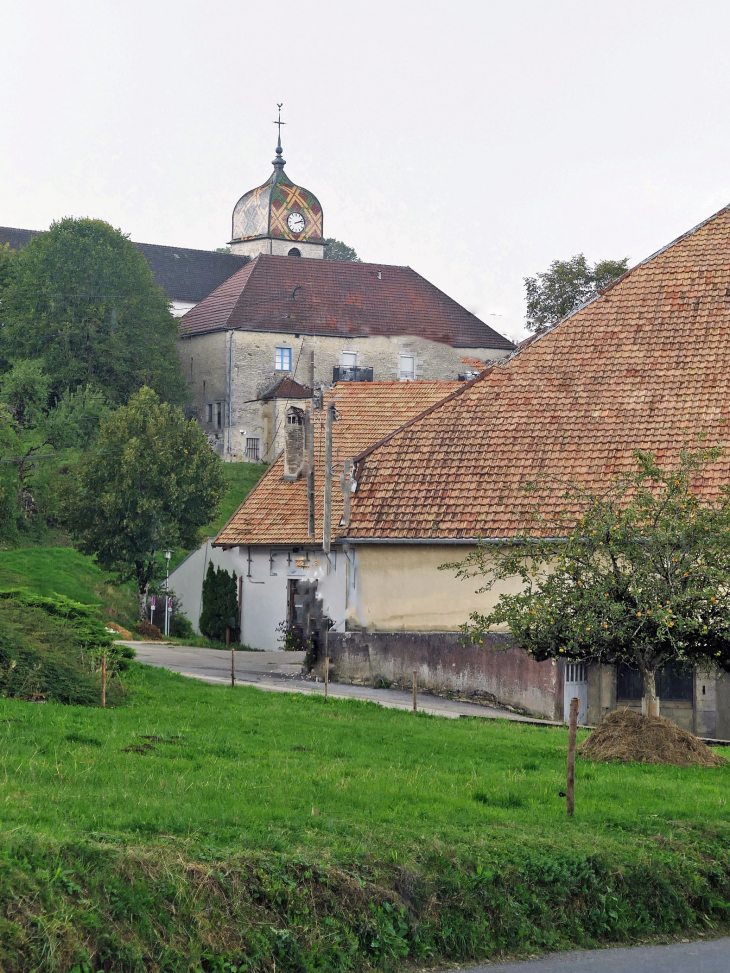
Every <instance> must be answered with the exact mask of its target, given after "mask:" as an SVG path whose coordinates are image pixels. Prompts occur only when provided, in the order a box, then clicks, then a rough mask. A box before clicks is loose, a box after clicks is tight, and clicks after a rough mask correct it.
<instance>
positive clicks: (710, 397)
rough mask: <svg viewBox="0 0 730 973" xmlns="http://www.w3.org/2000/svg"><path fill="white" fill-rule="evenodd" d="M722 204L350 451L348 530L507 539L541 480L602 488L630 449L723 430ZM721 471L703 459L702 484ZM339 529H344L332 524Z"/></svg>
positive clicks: (729, 229)
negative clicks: (495, 359)
mask: <svg viewBox="0 0 730 973" xmlns="http://www.w3.org/2000/svg"><path fill="white" fill-rule="evenodd" d="M728 419H730V208H727V209H723V210H721V211H720V212H719V213H717V214H716V215H715V216H714V217H711V218H710V219H709V220H707V221H706V222H705V223H703V224H701V225H700V226H699V227H697V228H695V229H694V230H692V231H690V232H689V233H688V234H685V235H684V236H683V237H680V238H679V239H678V240H676V241H674V242H673V243H672V244H670V245H669V246H667V247H665V248H664V249H663V250H661V251H659V253H657V254H655V255H653V256H652V257H650V258H648V259H647V260H646V261H644V262H643V263H641V264H639V265H638V266H637V267H635V268H633V269H632V270H630V271H628V272H627V273H626V274H625V275H624V276H623V277H621V278H620V279H619V280H618V281H617V282H616V283H615V284H613V285H612V286H611V287H609V288H608V289H607V290H605V291H604V292H603V294H602V295H601V296H599V297H598V298H596V299H595V300H594V301H592V302H591V303H589V304H587V305H585V306H584V307H583V308H581V309H579V310H578V311H576V312H575V313H573V314H572V315H570V316H568V317H567V318H566V319H564V320H563V321H561V322H559V323H558V324H557V325H555V326H554V327H553V328H552V329H551V330H550V331H548V332H547V333H545V334H543V335H541V336H538V337H537V338H535V339H533V340H531V341H530V342H529V343H526V344H525V345H524V346H523V347H521V348H520V350H519V351H518V352H516V353H515V354H514V355H513V356H512V357H511V358H510V359H508V360H506V361H505V362H503V363H498V364H495V365H493V366H492V367H491V368H490V369H488V370H487V371H485V372H483V373H482V375H481V376H479V377H478V378H476V379H475V380H474V381H473V382H471V383H469V384H467V385H466V386H463V387H462V388H461V389H459V390H458V391H457V392H455V393H454V394H453V395H452V396H451V397H450V398H449V399H448V400H446V401H444V402H443V403H441V404H439V405H437V406H436V407H435V408H433V409H431V410H430V411H429V413H428V414H426V415H424V416H423V417H421V418H418V419H417V420H416V421H414V422H412V423H411V424H410V425H408V426H407V427H405V428H402V429H401V430H399V431H397V432H396V433H395V434H393V435H392V436H390V437H389V438H388V439H387V440H386V441H385V442H383V443H381V444H380V445H379V446H378V447H377V448H375V449H372V450H369V451H366V454H365V455H363V456H362V457H360V461H359V464H358V471H357V481H358V487H357V492H356V494H355V496H354V498H353V503H352V517H351V520H350V526H349V527H348V529H347V531H346V533H347V535H348V536H350V537H352V538H360V539H364V538H373V539H380V540H382V539H386V538H400V539H402V540H404V541H407V540H408V539H423V540H429V539H435V538H441V539H449V538H460V539H468V538H473V537H476V536H481V537H484V538H500V537H509V536H513V535H514V534H515V533H519V532H521V531H523V530H526V529H528V528H529V526H530V512H531V511H532V510H533V509H534V505H535V504H536V503H539V504H541V505H542V508H543V510H545V511H549V509H550V508H551V506H553V507H555V509H557V506H558V505H559V504H560V503H561V501H560V498H559V495H560V490H554V491H552V492H548V491H544V490H543V489H542V487H541V488H540V489H538V491H537V492H536V493H535V494H528V493H526V492H525V490H524V488H525V486H526V485H527V484H528V483H530V482H531V481H535V480H536V478H539V477H542V476H543V475H545V476H547V477H548V478H549V477H553V482H555V478H563V479H572V480H575V481H577V482H578V483H580V484H583V485H586V486H590V487H599V486H601V485H603V484H605V483H606V482H607V480H608V478H609V477H611V476H612V475H613V474H615V473H617V472H620V471H625V470H627V469H630V468H633V466H634V461H633V457H632V453H633V451H634V450H635V449H636V448H641V449H647V450H653V451H656V453H657V455H658V459H659V461H660V462H661V463H663V464H672V463H674V462H676V461H677V459H678V452H679V450H680V448H681V447H682V446H683V445H685V444H690V445H691V444H696V443H697V437H698V436H699V435H700V434H702V433H705V434H707V436H708V440H709V442H710V443H713V444H714V443H716V442H718V441H725V442H728V441H730V433H729V432H728V430H729V429H730V424H728V423H727V420H728ZM729 480H730V458H728V457H724V458H723V459H722V460H721V461H720V462H718V463H716V464H714V466H712V467H711V468H710V471H709V472H708V474H707V476H706V478H705V480H704V482H703V484H702V486H703V488H704V489H705V491H707V492H708V493H712V492H714V491H716V490H717V489H718V488H719V486H720V485H721V484H723V483H728V482H729ZM340 533H342V531H341V532H340Z"/></svg>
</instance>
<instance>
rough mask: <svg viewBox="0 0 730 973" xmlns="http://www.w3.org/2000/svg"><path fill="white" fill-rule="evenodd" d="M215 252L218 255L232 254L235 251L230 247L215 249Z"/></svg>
mask: <svg viewBox="0 0 730 973" xmlns="http://www.w3.org/2000/svg"><path fill="white" fill-rule="evenodd" d="M215 252H216V253H232V252H233V251H232V250H231V248H230V247H216V248H215Z"/></svg>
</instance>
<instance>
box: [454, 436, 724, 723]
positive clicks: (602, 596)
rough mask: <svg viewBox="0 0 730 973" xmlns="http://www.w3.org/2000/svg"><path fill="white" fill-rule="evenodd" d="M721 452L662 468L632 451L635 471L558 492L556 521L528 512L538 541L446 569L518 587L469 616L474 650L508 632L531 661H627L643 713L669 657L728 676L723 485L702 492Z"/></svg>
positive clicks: (651, 706)
mask: <svg viewBox="0 0 730 973" xmlns="http://www.w3.org/2000/svg"><path fill="white" fill-rule="evenodd" d="M720 455H721V451H720V449H719V448H713V449H698V450H696V451H689V450H685V451H683V452H682V453H681V457H680V460H679V463H678V465H677V467H676V468H674V469H664V468H662V467H660V466H659V465H658V464H657V462H656V459H655V457H654V455H653V454H652V453H649V452H638V451H637V452H636V453H635V458H636V463H637V469H636V471H635V472H633V473H632V474H630V475H627V476H624V477H622V478H620V479H616V480H614V481H613V482H611V483H609V484H607V486H606V489H605V491H602V492H601V491H596V490H589V489H582V488H579V487H578V486H576V485H575V484H569V485H568V486H567V487H564V488H563V489H562V491H561V492H562V507H561V513H560V514H559V515H557V516H556V517H555V518H548V517H546V516H544V515H541V514H540V513H539V512H537V513H536V516H535V531H534V532H532V533H533V534H535V535H536V536H528V535H525V536H523V537H519V538H516V539H515V541H514V543H512V544H509V545H506V546H504V547H502V548H499V547H496V546H492V545H489V546H487V545H484V544H481V545H479V546H478V548H477V549H476V551H474V552H472V553H471V554H469V555H467V557H466V558H464V560H463V561H461V562H458V563H457V564H452V565H448V567H450V568H456V569H457V573H458V576H460V577H463V578H474V577H485V578H486V579H487V581H486V584H485V585H484V586H483V587H481V588H480V589H479V591H480V592H483V591H488V590H489V589H490V588H491V587H492V586H493V585H494V584H495V582H497V581H501V580H506V579H508V578H514V577H518V578H520V579H521V581H522V590H521V591H520V593H519V594H502V595H500V597H499V599H498V601H497V604H496V606H495V607H494V608H493V610H492V611H491V612H489V613H487V614H483V613H480V612H474V613H473V614H472V615H471V618H470V622H469V623H467V624H466V625H465V626H464V632H465V634H466V635H467V636H468V638H469V639H470V640H472V641H474V642H476V643H479V642H480V641H481V640H482V639H483V637H484V633H485V632H486V631H487V630H488V629H490V628H491V627H492V626H496V625H502V626H504V625H507V626H508V628H509V631H510V632H511V634H512V635H513V637H514V639H515V640H516V641H517V643H518V644H519V645H520V646H522V647H523V648H524V649H526V650H527V651H528V652H529V653H531V655H532V656H533V657H534V658H535V659H537V660H538V661H542V660H544V659H554V658H562V659H566V660H568V661H575V662H588V663H604V664H611V665H616V664H620V663H625V664H627V665H629V666H631V667H632V668H634V669H638V670H639V671H640V672H641V673H642V675H643V679H644V694H645V697H646V700H647V711H648V712H655V711H656V689H655V675H656V672H657V670H658V669H660V668H661V667H662V666H664V665H666V664H667V663H668V662H674V663H676V664H678V665H679V666H688V667H689V666H695V665H701V666H715V665H716V666H718V667H720V668H721V669H724V670H726V671H730V586H728V583H727V580H728V577H730V487H728V486H727V485H725V486H723V487H722V488H721V489H720V490H719V492H716V494H715V495H714V496H713V497H710V498H708V497H707V496H706V495H705V496H701V495H700V493H699V492H698V489H699V487H700V486H701V484H702V482H703V474H705V472H706V471H707V468H708V467H710V466H711V465H712V463H714V462H715V461H716V460H717V459H718V458H719V456H720ZM706 482H707V481H706ZM546 537H548V538H553V539H544V538H546ZM554 538H562V539H559V540H555V539H554ZM445 567H446V566H445Z"/></svg>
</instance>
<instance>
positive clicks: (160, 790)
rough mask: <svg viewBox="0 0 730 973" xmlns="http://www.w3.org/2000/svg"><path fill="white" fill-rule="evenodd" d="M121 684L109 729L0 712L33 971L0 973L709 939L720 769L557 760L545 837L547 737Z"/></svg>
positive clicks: (7, 871) (16, 916)
mask: <svg viewBox="0 0 730 973" xmlns="http://www.w3.org/2000/svg"><path fill="white" fill-rule="evenodd" d="M126 680H127V682H128V683H129V685H130V688H131V689H132V693H131V696H130V697H129V699H130V700H131V702H129V703H128V704H127V705H125V706H124V707H122V708H118V709H113V710H106V711H101V710H89V709H82V708H80V707H61V706H56V705H50V704H47V705H45V706H34V705H32V704H23V703H19V702H16V701H12V700H0V721H6V720H12V721H17V722H0V740H1V741H2V742H1V744H0V818H1V819H2V825H1V827H2V836H3V839H4V842H5V859H2V858H0V916H2V914H3V912H2V910H3V909H4V910H5V914H6V916H9V917H11V918H9V919H7V920H6V927H5V930H4V931H3V927H2V925H1V924H0V941H4V940H7V941H8V942H10V941H12V936H14V937H15V938H16V940H17V942H18V943H21V944H23V948H24V949H26V950H27V951H28V952H27V955H28V956H32V957H33V958H34V962H36V961H37V962H38V965H37V966H32V965H31V966H27V967H22V966H19V965H17V961H16V960H14V959H12V955H11V953H10V952H7V955H6V956H3V954H2V953H0V967H2V968H3V969H6V968H7V969H8V970H16V969H21V968H32V969H42V970H46V969H48V970H51V969H59V970H60V969H66V968H68V969H70V966H63V964H62V963H61V961H60V959H59V957H65V958H66V959H65V960H64V962H67V963H69V964H70V963H72V962H78V961H79V957H82V955H83V950H84V949H85V950H87V951H88V952H89V955H90V956H96V957H97V959H95V960H94V962H99V960H98V956H99V955H100V952H99V951H100V950H101V949H102V946H101V945H100V944H101V943H102V940H103V942H107V940H106V939H104V936H108V935H111V932H113V936H114V937H115V938H114V943H115V945H114V950H117V952H116V953H114V956H116V957H117V962H118V965H117V966H114V967H113V968H114V969H130V970H131V969H148V970H153V969H166V970H167V969H170V970H172V969H175V970H177V969H180V970H182V969H191V970H192V969H195V970H206V971H207V970H214V969H215V970H217V969H221V970H223V969H224V968H225V967H224V965H222V964H223V963H224V961H225V962H228V961H230V962H231V963H234V965H235V964H237V963H239V962H241V961H243V960H245V963H247V964H248V965H247V966H245V968H246V969H249V968H250V969H271V964H272V962H273V960H274V959H275V960H276V964H277V966H278V967H279V969H280V970H288V969H291V970H310V969H312V970H313V969H315V968H318V969H325V970H330V969H331V970H336V969H350V968H352V969H364V968H367V967H371V966H388V965H389V964H391V965H392V964H394V963H397V962H399V961H401V960H405V959H406V958H409V959H410V960H413V961H417V962H419V963H421V964H423V963H424V962H426V961H429V962H436V961H437V960H438V961H440V962H443V961H446V960H447V959H450V960H452V961H455V960H466V959H475V958H479V957H484V956H487V955H498V954H500V953H501V952H503V951H508V952H510V951H528V952H529V951H531V950H536V949H545V948H559V947H564V946H567V945H590V944H594V943H596V942H601V941H627V940H629V941H630V940H631V939H632V938H636V937H641V936H645V935H649V934H654V933H665V934H666V933H679V932H680V931H682V930H688V929H695V930H697V929H702V928H705V929H706V928H713V927H714V926H716V925H717V924H718V923H726V922H728V921H729V920H730V844H729V843H728V842H729V839H730V825H729V824H728V821H727V811H728V801H729V800H730V766H726V767H722V768H719V769H713V770H706V769H679V768H673V767H645V766H639V765H633V766H628V767H626V766H620V765H600V764H598V765H594V764H589V763H585V762H582V761H579V763H578V768H577V775H576V776H577V781H576V806H577V811H576V815H575V818H573V819H568V818H567V817H566V815H565V802H564V800H563V799H561V798H560V797H559V796H558V792H559V791H560V790H561V789H562V788H563V786H564V780H565V750H566V742H567V734H566V731H565V730H563V729H545V728H539V727H534V726H528V725H523V724H518V723H508V722H506V721H489V720H453V721H452V720H442V719H437V718H433V717H428V716H426V715H419V716H417V717H414V716H413V715H412V714H408V713H403V712H397V711H392V710H386V709H382V708H380V707H377V706H375V705H373V704H366V703H360V702H355V701H330V702H328V703H327V704H325V703H324V701H323V700H322V699H321V698H316V697H306V696H300V695H296V694H292V695H285V694H281V695H280V694H266V693H262V692H260V691H258V690H256V689H253V688H247V687H239V688H237V689H236V690H234V691H232V690H230V689H229V688H227V687H216V686H207V685H204V684H200V683H194V682H192V681H190V680H187V679H185V678H184V677H182V676H177V675H174V674H171V673H167V672H165V671H162V670H152V669H148V668H146V667H134V669H133V671H132V673H131V674H128V676H127V677H126ZM145 738H158V739H145ZM144 744H149V748H148V749H144V752H139V751H138V750H132V751H127V749H126V748H128V747H140V746H144ZM3 861H4V863H5V864H2V863H3ZM23 861H25V862H26V865H23ZM54 876H55V878H54ZM54 883H55V884H54ZM110 888H114V889H116V890H117V891H116V892H115V895H117V898H119V897H121V900H122V905H119V904H118V903H117V905H115V904H114V902H113V901H112V900H111V899H110V892H109V889H110ZM132 900H133V901H132ZM35 901H43V902H45V903H46V904H45V906H44V910H45V912H46V913H47V915H48V919H47V921H46V922H45V924H44V925H43V927H42V929H39V928H38V926H37V923H36V925H34V924H33V923H34V921H35V919H34V907H33V906H32V903H33V902H35ZM124 903H126V904H124ZM145 903H147V904H146V905H145ZM171 910H175V913H174V914H176V915H180V916H181V917H182V916H184V917H185V918H184V923H183V919H182V918H181V919H180V923H181V924H182V926H184V935H183V936H182V940H181V939H180V936H181V935H182V929H181V928H178V926H177V925H176V924H175V923H172V924H171V923H170V916H172V915H173V912H172V911H171ZM92 913H93V915H92ZM94 917H96V918H94ZM216 917H217V918H216ZM51 919H53V921H51ZM56 920H57V921H56ZM219 920H220V921H219ZM95 922H96V923H97V926H96V927H95V926H94V923H95ZM7 923H11V925H8V924H7ZM90 923H91V925H89V924H90ZM216 923H218V925H216ZM11 926H12V928H11ZM50 930H53V935H54V936H55V937H56V939H55V940H54V942H55V943H56V947H55V949H56V953H55V954H54V955H55V957H56V958H55V959H53V958H52V956H51V953H52V951H51V953H48V954H46V953H42V950H43V949H48V941H49V940H48V937H49V936H50V935H51V932H50ZM44 937H45V938H44ZM282 937H283V938H282ZM337 937H339V939H338V938H337ZM183 940H184V942H183ZM335 940H337V942H338V943H339V945H338V946H337V947H336V948H335V946H333V943H334V942H335ZM26 941H27V942H28V943H30V944H31V945H26ZM374 944H375V945H374ZM107 945H108V944H107ZM18 948H20V947H18ZM104 948H107V947H104ZM108 948H109V949H111V948H112V947H111V946H108ZM32 950H36V952H32ZM124 950H127V952H124ZM206 950H207V951H208V952H207V954H206ZM95 951H96V952H95ZM120 951H121V952H120ZM41 955H43V956H46V955H47V957H48V958H46V959H43V961H42V962H41V961H40V960H39V959H37V957H41ZM122 955H124V956H128V957H132V958H131V959H129V958H128V960H124V962H122V960H121V959H118V957H120V956H122ZM206 955H207V956H208V959H205V956H206ZM134 957H137V959H134ZM165 957H167V958H166V959H165ZM163 960H164V962H163ZM3 963H4V965H3ZM13 963H15V965H13ZM54 963H56V965H53V964H54ZM125 963H126V964H127V965H125ZM165 963H167V965H165ZM216 963H218V964H219V965H217V966H216V965H215V964H216ZM44 964H45V965H44ZM59 964H60V965H59ZM135 964H137V965H135ZM90 968H93V969H96V968H98V967H97V966H93V967H90ZM110 968H111V967H110Z"/></svg>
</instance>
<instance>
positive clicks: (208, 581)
mask: <svg viewBox="0 0 730 973" xmlns="http://www.w3.org/2000/svg"><path fill="white" fill-rule="evenodd" d="M237 580H238V579H237V578H236V572H235V571H234V572H233V577H231V575H230V574H229V573H228V572H227V571H226V569H225V568H216V567H214V565H213V562H212V561H209V562H208V570H207V572H206V575H205V579H204V580H203V597H202V607H201V611H200V622H199V623H198V624H199V628H200V631H201V633H202V634H203V635H205V636H207V638H209V639H216V640H218V641H220V642H223V641H224V640H225V637H226V629H227V628H230V637H231V640H232V641H234V642H235V641H236V639H237V638H238V584H237Z"/></svg>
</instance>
